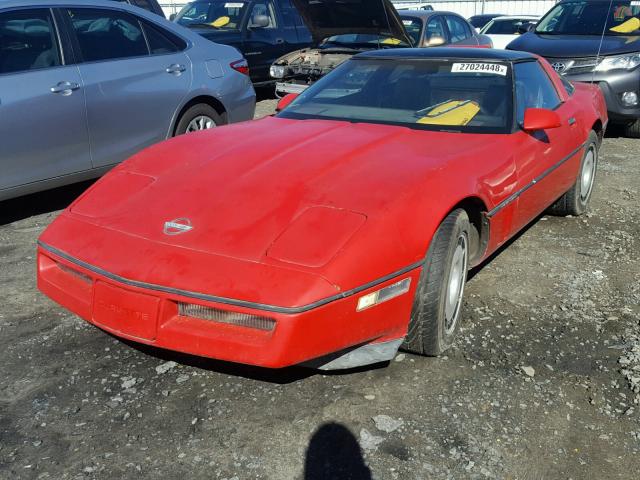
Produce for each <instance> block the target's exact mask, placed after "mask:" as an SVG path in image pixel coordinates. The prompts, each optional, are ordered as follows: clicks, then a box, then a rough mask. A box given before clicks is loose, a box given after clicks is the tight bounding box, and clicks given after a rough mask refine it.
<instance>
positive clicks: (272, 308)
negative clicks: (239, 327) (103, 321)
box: [38, 240, 423, 314]
mask: <svg viewBox="0 0 640 480" xmlns="http://www.w3.org/2000/svg"><path fill="white" fill-rule="evenodd" d="M38 245H39V246H40V247H42V248H43V249H44V250H46V251H48V252H50V253H53V254H54V255H57V256H59V257H61V258H64V259H65V260H67V261H69V262H71V263H73V264H75V265H78V266H79V267H82V268H84V269H86V270H89V271H91V272H93V273H97V274H98V275H102V276H103V277H106V278H109V279H111V280H114V281H116V282H119V283H123V284H125V285H129V286H132V287H138V288H145V289H148V290H155V291H158V292H163V293H169V294H173V295H180V296H182V297H187V298H194V299H196V300H204V301H207V302H215V303H222V304H225V305H233V306H236V307H245V308H252V309H255V310H264V311H266V312H275V313H287V314H294V313H303V312H308V311H309V310H313V309H314V308H318V307H321V306H323V305H326V304H328V303H331V302H334V301H336V300H341V299H343V298H347V297H350V296H352V295H356V294H357V293H360V292H362V291H364V290H367V289H369V288H371V287H375V286H376V285H379V284H381V283H384V282H387V281H389V280H391V279H393V278H395V277H398V276H400V275H403V274H405V273H408V272H410V271H411V270H415V269H416V268H418V267H420V266H422V264H423V260H420V261H419V262H415V263H412V264H411V265H408V266H406V267H404V268H401V269H400V270H397V271H395V272H393V273H390V274H388V275H385V276H384V277H380V278H378V279H376V280H373V281H371V282H368V283H365V284H364V285H360V286H359V287H356V288H354V289H351V290H347V291H344V292H342V293H338V294H337V295H332V296H331V297H326V298H323V299H320V300H317V301H315V302H313V303H309V304H307V305H303V306H301V307H279V306H276V305H268V304H264V303H256V302H248V301H245V300H236V299H234V298H225V297H218V296H215V295H207V294H205V293H198V292H189V291H187V290H180V289H179V288H172V287H164V286H162V285H156V284H153V283H146V282H140V281H138V280H130V279H128V278H124V277H121V276H120V275H116V274H114V273H111V272H108V271H106V270H103V269H102V268H99V267H95V266H93V265H91V264H89V263H86V262H83V261H82V260H78V259H77V258H74V257H72V256H71V255H69V254H68V253H65V252H63V251H62V250H58V249H57V248H55V247H52V246H51V245H47V244H46V243H44V242H41V241H40V240H38Z"/></svg>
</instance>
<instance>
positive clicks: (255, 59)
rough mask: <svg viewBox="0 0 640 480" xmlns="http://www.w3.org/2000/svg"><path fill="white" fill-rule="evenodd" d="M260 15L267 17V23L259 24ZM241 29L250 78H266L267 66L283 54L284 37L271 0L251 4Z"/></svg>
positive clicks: (259, 0) (267, 74)
mask: <svg viewBox="0 0 640 480" xmlns="http://www.w3.org/2000/svg"><path fill="white" fill-rule="evenodd" d="M260 17H267V19H268V24H266V25H260V24H259V23H258V20H259V18H260ZM245 21H246V28H244V29H243V34H244V39H243V47H244V48H243V51H244V56H245V58H246V59H247V62H248V63H249V72H250V75H251V77H252V78H255V79H258V80H264V79H268V78H270V77H269V67H271V64H272V63H273V62H275V61H276V60H277V59H278V58H280V57H281V56H282V55H284V54H285V53H286V52H285V39H284V34H283V31H282V28H281V25H280V22H279V19H278V15H277V13H276V7H275V5H274V2H273V1H272V0H258V1H255V2H253V3H252V4H251V7H250V10H249V15H247V18H246V19H245Z"/></svg>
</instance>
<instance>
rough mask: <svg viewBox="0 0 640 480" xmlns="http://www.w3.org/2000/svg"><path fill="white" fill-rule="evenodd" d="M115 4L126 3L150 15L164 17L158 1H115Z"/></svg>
mask: <svg viewBox="0 0 640 480" xmlns="http://www.w3.org/2000/svg"><path fill="white" fill-rule="evenodd" d="M115 1H116V2H122V3H128V4H129V5H133V6H134V7H140V8H143V9H145V10H148V11H150V12H152V13H155V14H157V15H160V16H161V17H164V11H163V10H162V7H161V6H160V4H159V3H158V0H115Z"/></svg>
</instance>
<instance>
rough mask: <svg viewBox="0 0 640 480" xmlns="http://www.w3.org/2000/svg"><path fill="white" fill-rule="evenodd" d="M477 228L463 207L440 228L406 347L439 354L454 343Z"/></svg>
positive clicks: (429, 255)
mask: <svg viewBox="0 0 640 480" xmlns="http://www.w3.org/2000/svg"><path fill="white" fill-rule="evenodd" d="M473 228H474V227H473V226H472V225H471V223H470V222H469V217H468V215H467V213H466V212H465V211H464V210H462V209H457V210H454V211H453V212H451V213H450V214H449V215H448V216H447V218H445V219H444V220H443V222H442V223H441V224H440V226H439V227H438V230H437V231H436V233H435V235H434V236H433V239H432V240H431V245H430V246H429V251H428V252H427V256H426V259H425V263H424V266H423V268H422V272H421V273H420V281H419V283H418V288H417V289H416V296H415V298H414V301H413V311H412V312H411V320H410V321H409V329H408V332H407V336H406V338H405V342H404V345H403V348H404V349H406V350H408V351H410V352H414V353H420V354H424V355H439V354H441V353H442V352H444V351H445V350H446V349H448V348H449V347H450V346H451V345H452V344H453V341H454V339H455V335H456V333H457V332H458V330H459V328H460V321H459V319H460V311H461V310H462V299H463V295H464V286H465V283H466V281H467V271H468V269H469V251H470V249H469V238H474V237H473V236H472V235H471V233H472V231H473ZM474 233H475V232H474Z"/></svg>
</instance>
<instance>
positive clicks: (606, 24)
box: [536, 0, 640, 35]
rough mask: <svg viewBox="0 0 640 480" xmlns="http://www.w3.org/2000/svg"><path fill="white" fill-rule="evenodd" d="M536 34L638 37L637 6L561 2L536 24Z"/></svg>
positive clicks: (581, 0) (632, 3) (639, 19)
mask: <svg viewBox="0 0 640 480" xmlns="http://www.w3.org/2000/svg"><path fill="white" fill-rule="evenodd" d="M610 6H611V8H609V7H610ZM536 32H538V33H546V34H560V35H561V34H565V35H602V34H603V33H604V34H605V35H640V4H638V2H636V1H627V2H619V1H618V2H616V1H614V2H611V3H610V2H608V1H585V0H578V1H570V2H563V3H560V4H558V5H556V6H555V7H554V8H552V9H551V11H549V13H547V15H545V17H544V18H543V19H542V20H540V23H539V24H538V27H537V28H536Z"/></svg>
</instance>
